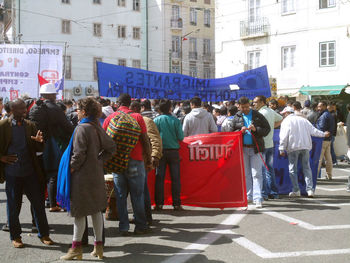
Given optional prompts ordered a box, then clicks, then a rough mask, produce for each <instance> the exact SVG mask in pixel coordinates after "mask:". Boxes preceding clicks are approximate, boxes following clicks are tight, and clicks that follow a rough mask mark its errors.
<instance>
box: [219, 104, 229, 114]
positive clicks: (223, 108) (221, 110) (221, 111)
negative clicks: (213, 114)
mask: <svg viewBox="0 0 350 263" xmlns="http://www.w3.org/2000/svg"><path fill="white" fill-rule="evenodd" d="M220 115H227V108H226V107H225V106H222V107H221V108H220Z"/></svg>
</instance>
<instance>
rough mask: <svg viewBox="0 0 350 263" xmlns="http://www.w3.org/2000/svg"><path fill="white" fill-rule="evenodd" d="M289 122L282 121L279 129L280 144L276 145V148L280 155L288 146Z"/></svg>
mask: <svg viewBox="0 0 350 263" xmlns="http://www.w3.org/2000/svg"><path fill="white" fill-rule="evenodd" d="M289 132H290V129H289V124H288V123H287V122H286V120H285V121H284V122H283V123H282V125H281V129H280V145H279V147H278V150H279V151H280V155H282V156H284V151H285V150H286V149H287V147H288V138H289Z"/></svg>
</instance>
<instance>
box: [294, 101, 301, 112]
mask: <svg viewBox="0 0 350 263" xmlns="http://www.w3.org/2000/svg"><path fill="white" fill-rule="evenodd" d="M293 107H294V108H295V109H296V110H301V108H302V107H301V103H300V102H299V101H295V102H293Z"/></svg>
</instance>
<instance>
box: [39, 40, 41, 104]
mask: <svg viewBox="0 0 350 263" xmlns="http://www.w3.org/2000/svg"><path fill="white" fill-rule="evenodd" d="M39 50H40V52H39V65H38V74H39V75H40V63H41V40H40V46H39ZM39 98H40V83H39V81H38V99H39Z"/></svg>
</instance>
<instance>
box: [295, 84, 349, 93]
mask: <svg viewBox="0 0 350 263" xmlns="http://www.w3.org/2000/svg"><path fill="white" fill-rule="evenodd" d="M346 86H347V85H335V86H302V87H301V88H300V90H299V92H300V93H301V94H303V95H339V94H340V92H341V91H342V89H344V88H345V87H346Z"/></svg>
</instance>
